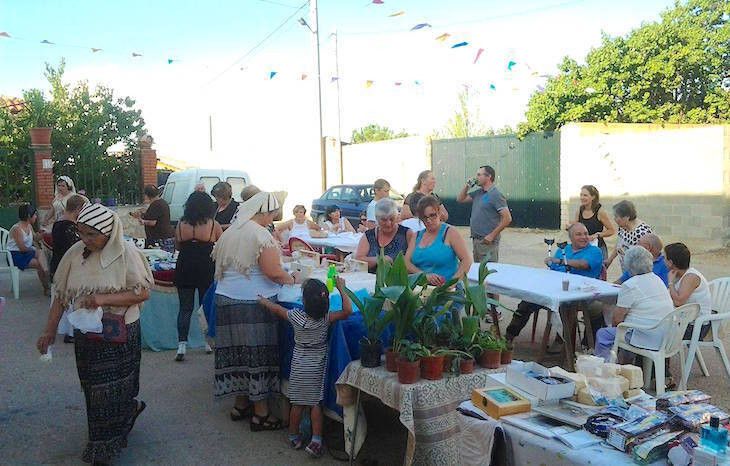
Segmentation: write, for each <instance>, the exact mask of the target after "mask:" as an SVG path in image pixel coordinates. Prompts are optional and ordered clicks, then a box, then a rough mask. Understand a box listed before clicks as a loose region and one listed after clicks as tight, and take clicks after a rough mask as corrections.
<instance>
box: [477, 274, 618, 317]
mask: <svg viewBox="0 0 730 466" xmlns="http://www.w3.org/2000/svg"><path fill="white" fill-rule="evenodd" d="M488 267H489V269H490V270H495V271H496V273H494V274H490V275H489V276H488V277H487V279H486V288H487V291H489V292H491V293H497V294H502V295H507V296H511V297H513V298H518V299H522V300H525V301H528V302H530V303H535V304H539V305H541V306H544V307H546V308H548V309H550V310H551V311H553V312H558V310H559V309H560V305H561V304H562V303H568V302H575V301H593V300H597V299H598V300H601V301H607V302H613V303H615V302H616V297H617V296H618V291H619V289H620V287H618V286H616V285H613V284H612V283H609V282H605V281H603V280H597V279H595V278H588V277H583V276H580V275H575V274H566V273H564V272H556V271H554V270H550V269H547V268H535V267H526V266H523V265H513V264H500V263H496V262H490V263H489V264H488ZM467 276H468V277H469V279H470V280H473V281H476V280H477V279H478V277H479V264H473V265H472V266H471V269H470V270H469V273H468V275H467ZM566 277H567V278H568V280H569V281H570V287H569V289H568V291H563V280H564V279H565V278H566Z"/></svg>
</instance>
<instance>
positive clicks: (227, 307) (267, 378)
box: [213, 295, 279, 401]
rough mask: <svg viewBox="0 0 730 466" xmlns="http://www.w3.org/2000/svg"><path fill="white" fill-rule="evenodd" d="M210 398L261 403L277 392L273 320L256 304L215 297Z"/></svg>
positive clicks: (275, 336)
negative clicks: (213, 375) (213, 365)
mask: <svg viewBox="0 0 730 466" xmlns="http://www.w3.org/2000/svg"><path fill="white" fill-rule="evenodd" d="M215 299H216V301H215V302H216V321H215V387H214V392H213V394H214V396H215V397H216V398H224V397H228V396H234V395H238V396H246V397H248V399H249V400H250V401H262V400H265V399H267V398H269V397H271V396H272V395H273V394H275V393H278V392H279V346H278V332H277V321H276V317H275V316H274V315H273V314H272V313H270V312H269V311H267V310H266V309H264V308H262V307H261V306H260V305H259V304H258V302H256V301H239V300H236V299H231V298H228V297H225V296H221V295H216V297H215Z"/></svg>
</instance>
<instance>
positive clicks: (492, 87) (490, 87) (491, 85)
mask: <svg viewBox="0 0 730 466" xmlns="http://www.w3.org/2000/svg"><path fill="white" fill-rule="evenodd" d="M489 90H490V91H496V90H497V86H495V85H494V84H490V85H489Z"/></svg>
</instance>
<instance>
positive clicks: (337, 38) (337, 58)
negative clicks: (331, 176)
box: [334, 29, 345, 184]
mask: <svg viewBox="0 0 730 466" xmlns="http://www.w3.org/2000/svg"><path fill="white" fill-rule="evenodd" d="M334 36H335V76H336V77H337V82H336V83H335V84H337V147H338V148H339V152H340V154H339V155H340V184H344V183H345V165H344V162H343V160H342V115H341V114H342V106H341V105H340V51H339V45H338V44H339V42H340V36H339V34H337V30H336V29H335V32H334Z"/></svg>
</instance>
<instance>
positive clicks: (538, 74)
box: [530, 71, 540, 77]
mask: <svg viewBox="0 0 730 466" xmlns="http://www.w3.org/2000/svg"><path fill="white" fill-rule="evenodd" d="M530 74H531V75H532V76H535V77H537V76H540V73H538V72H537V71H533V72H532V73H530Z"/></svg>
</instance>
